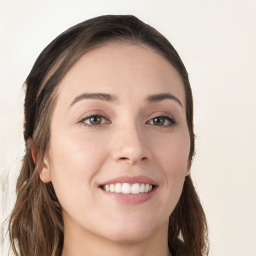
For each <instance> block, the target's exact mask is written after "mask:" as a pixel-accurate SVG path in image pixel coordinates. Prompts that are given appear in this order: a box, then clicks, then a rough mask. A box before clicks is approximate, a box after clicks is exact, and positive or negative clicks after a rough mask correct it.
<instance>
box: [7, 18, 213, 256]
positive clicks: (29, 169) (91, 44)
mask: <svg viewBox="0 0 256 256" xmlns="http://www.w3.org/2000/svg"><path fill="white" fill-rule="evenodd" d="M116 41H120V42H126V43H131V44H140V45H146V46H148V47H150V48H151V49H152V50H154V51H156V52H158V53H159V54H161V55H162V56H164V57H165V58H166V59H167V60H168V61H169V62H170V63H171V64H172V65H173V66H174V67H175V68H176V70H177V71H178V72H179V74H180V76H181V78H182V80H183V83H184V90H185V97H186V119H187V126H188V130H189V133H190V145H191V147H190V154H189V159H190V160H191V161H192V158H193V155H194V130H193V98H192V92H191V88H190V84H189V79H188V74H187V71H186V68H185V66H184V64H183V62H182V61H181V59H180V57H179V55H178V53H177V52H176V50H175V49H174V48H173V46H172V45H171V44H170V42H169V41H168V40H167V39H166V38H165V37H164V36H163V35H161V34H160V33H159V32H158V31H157V30H155V29H154V28H152V27H151V26H149V25H147V24H145V23H143V22H142V21H140V20H139V19H138V18H136V17H134V16H131V15H105V16H100V17H96V18H93V19H90V20H87V21H84V22H82V23H80V24H78V25H76V26H74V27H72V28H70V29H68V30H67V31H65V32H64V33H62V34H61V35H59V36H58V37H57V38H56V39H55V40H53V41H52V42H51V43H50V44H49V45H48V46H47V47H46V48H45V49H44V50H43V52H42V53H41V54H40V55H39V57H38V59H37V60H36V62H35V64H34V66H33V68H32V70H31V72H30V74H29V76H28V77H27V79H26V83H25V87H26V97H25V122H24V138H25V142H26V152H25V156H24V159H23V165H22V168H21V172H20V175H19V178H18V181H17V186H16V193H17V200H16V204H15V206H14V209H13V211H12V213H11V216H10V219H9V237H10V241H11V246H12V249H13V251H14V253H15V255H16V256H18V255H20V256H42V255H45V256H46V255H47V256H48V255H49V256H50V255H51V256H55V255H56V256H58V255H61V251H62V247H63V237H64V233H63V230H64V227H63V225H64V224H63V219H62V214H61V206H60V204H59V202H58V199H57V197H56V195H55V192H54V189H53V186H52V184H51V183H47V184H45V183H43V182H42V181H41V180H40V178H39V174H38V172H39V169H40V167H41V166H42V161H43V158H44V155H45V154H46V152H47V146H48V143H49V139H50V133H51V131H50V122H51V114H52V110H53V107H54V104H55V102H56V98H57V90H56V88H57V87H58V84H59V82H60V81H61V79H62V78H63V77H64V75H65V74H66V73H67V72H68V70H69V69H70V68H71V67H72V65H73V64H74V63H75V62H76V61H77V60H78V59H79V58H80V57H81V56H82V55H83V54H85V53H86V52H88V51H90V50H92V49H94V48H96V47H100V46H102V45H104V44H107V43H111V42H116ZM33 147H36V149H37V152H38V155H37V161H36V164H34V161H33V158H32V153H31V148H33ZM168 243H169V249H170V252H171V253H172V254H173V255H175V256H178V255H182V256H185V255H190V256H202V255H207V254H208V240H207V224H206V218H205V214H204V211H203V209H202V206H201V204H200V201H199V198H198V196H197V193H196V191H195V189H194V186H193V183H192V180H191V177H190V176H188V177H186V180H185V183H184V187H183V191H182V194H181V197H180V200H179V202H178V204H177V206H176V208H175V209H174V211H173V213H172V214H171V216H170V220H169V233H168Z"/></svg>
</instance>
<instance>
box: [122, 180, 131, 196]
mask: <svg viewBox="0 0 256 256" xmlns="http://www.w3.org/2000/svg"><path fill="white" fill-rule="evenodd" d="M122 193H123V194H130V193H131V185H130V184H129V183H123V186H122Z"/></svg>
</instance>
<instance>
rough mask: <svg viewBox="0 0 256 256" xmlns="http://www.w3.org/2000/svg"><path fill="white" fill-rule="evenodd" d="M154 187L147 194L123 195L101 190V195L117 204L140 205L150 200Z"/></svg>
mask: <svg viewBox="0 0 256 256" xmlns="http://www.w3.org/2000/svg"><path fill="white" fill-rule="evenodd" d="M156 189H157V188H156V187H155V188H153V189H152V190H151V191H150V192H147V193H140V194H123V193H113V192H107V191H105V190H103V189H101V190H102V191H103V193H104V194H105V195H106V196H108V197H110V198H111V199H114V200H115V201H117V202H118V203H121V204H142V203H145V202H146V201H148V200H150V199H151V198H152V197H153V196H154V195H155V193H156Z"/></svg>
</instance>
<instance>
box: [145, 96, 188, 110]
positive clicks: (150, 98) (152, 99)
mask: <svg viewBox="0 0 256 256" xmlns="http://www.w3.org/2000/svg"><path fill="white" fill-rule="evenodd" d="M166 99H169V100H174V101H176V102H177V103H178V104H179V105H180V106H181V107H183V105H182V103H181V101H180V100H179V99H178V98H176V97H175V96H174V95H172V94H170V93H160V94H154V95H149V96H148V97H147V99H146V101H148V102H158V101H162V100H166Z"/></svg>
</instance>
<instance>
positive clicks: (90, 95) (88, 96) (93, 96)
mask: <svg viewBox="0 0 256 256" xmlns="http://www.w3.org/2000/svg"><path fill="white" fill-rule="evenodd" d="M84 99H94V100H103V101H108V102H117V97H116V96H114V95H110V94H107V93H83V94H81V95H78V96H77V97H75V99H74V100H73V101H72V102H71V104H70V107H71V106H73V105H74V104H75V103H77V102H78V101H81V100H84Z"/></svg>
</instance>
